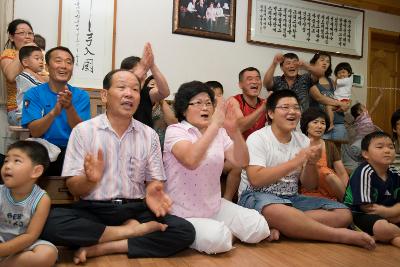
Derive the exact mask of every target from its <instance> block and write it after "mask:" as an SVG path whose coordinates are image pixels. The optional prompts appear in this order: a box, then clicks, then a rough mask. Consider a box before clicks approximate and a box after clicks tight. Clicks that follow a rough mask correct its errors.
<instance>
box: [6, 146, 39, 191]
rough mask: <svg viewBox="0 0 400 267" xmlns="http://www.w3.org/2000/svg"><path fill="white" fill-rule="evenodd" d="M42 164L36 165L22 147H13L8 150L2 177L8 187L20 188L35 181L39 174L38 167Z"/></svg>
mask: <svg viewBox="0 0 400 267" xmlns="http://www.w3.org/2000/svg"><path fill="white" fill-rule="evenodd" d="M39 166H41V165H34V164H33V162H32V160H31V159H30V158H29V157H28V155H27V154H26V153H25V152H23V151H22V150H20V149H11V150H9V151H8V152H7V155H6V158H5V160H4V164H3V167H2V168H1V177H2V178H3V181H4V184H5V186H7V187H8V188H18V187H21V186H24V185H26V184H27V183H29V182H31V183H32V182H34V181H35V179H33V178H38V177H39V176H40V175H41V173H40V174H39V176H37V175H38V173H37V171H38V170H37V168H38V167H39Z"/></svg>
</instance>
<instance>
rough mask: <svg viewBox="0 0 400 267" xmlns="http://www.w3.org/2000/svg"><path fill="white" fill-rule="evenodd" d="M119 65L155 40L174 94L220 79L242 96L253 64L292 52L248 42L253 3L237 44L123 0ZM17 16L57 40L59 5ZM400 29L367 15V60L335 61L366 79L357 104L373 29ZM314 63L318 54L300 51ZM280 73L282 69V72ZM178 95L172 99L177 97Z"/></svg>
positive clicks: (160, 8) (30, 8)
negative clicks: (241, 82)
mask: <svg viewBox="0 0 400 267" xmlns="http://www.w3.org/2000/svg"><path fill="white" fill-rule="evenodd" d="M117 2H118V7H117V31H116V32H117V37H116V55H115V59H116V66H117V67H118V66H119V64H120V62H121V60H122V59H123V58H125V57H127V56H130V55H138V56H140V55H141V52H142V47H143V45H144V43H145V42H147V41H149V42H151V43H152V45H153V50H154V54H155V59H156V63H157V64H158V65H159V68H160V69H161V70H162V72H163V73H164V74H165V76H166V77H167V79H168V81H169V84H170V87H171V91H172V92H176V90H177V88H178V87H179V85H180V84H182V83H183V82H186V81H191V80H195V79H196V80H201V81H206V80H219V81H220V82H221V83H222V84H223V85H224V87H225V91H226V95H227V96H229V95H233V94H236V93H237V92H239V89H238V88H237V80H238V78H237V75H238V73H239V71H240V70H241V69H243V68H245V67H248V66H255V67H257V68H259V69H260V71H261V72H262V73H263V72H265V70H266V69H267V67H268V66H269V64H270V62H271V61H272V58H273V56H274V54H276V53H277V52H286V51H288V50H281V49H277V48H272V47H268V46H257V45H252V44H248V43H247V42H246V31H247V2H248V1H244V0H237V9H236V42H234V43H232V42H226V41H219V40H212V39H204V38H198V37H191V36H185V35H179V34H172V8H173V2H174V1H166V0H117ZM15 17H16V18H17V17H20V18H24V19H27V20H29V21H30V22H31V23H32V26H33V27H34V30H35V32H37V33H40V34H42V35H44V36H45V38H46V39H47V43H48V44H47V47H48V48H50V47H53V46H55V45H56V42H57V18H58V1H56V0H15ZM369 27H373V28H380V29H385V30H391V31H400V16H394V15H389V14H384V13H379V12H372V11H366V13H365V27H364V57H363V58H361V59H351V58H339V57H333V59H332V61H333V62H332V63H333V66H335V65H336V64H337V63H339V62H341V61H344V60H345V61H348V62H350V64H351V65H352V67H353V70H354V72H355V73H359V74H362V75H364V77H365V85H364V88H356V89H353V93H354V99H355V100H356V101H362V102H366V95H367V93H366V88H365V87H366V82H367V64H368V61H367V56H368V44H367V41H368V28H369ZM295 52H296V53H297V54H298V55H299V56H300V57H301V58H302V59H304V60H306V61H308V60H309V59H310V58H311V57H312V53H307V52H299V51H295ZM277 74H280V70H279V69H278V70H277ZM171 97H172V96H170V98H171Z"/></svg>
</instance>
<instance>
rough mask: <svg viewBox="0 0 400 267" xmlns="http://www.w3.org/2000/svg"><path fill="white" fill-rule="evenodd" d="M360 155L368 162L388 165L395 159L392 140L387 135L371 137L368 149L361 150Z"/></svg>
mask: <svg viewBox="0 0 400 267" xmlns="http://www.w3.org/2000/svg"><path fill="white" fill-rule="evenodd" d="M362 155H363V157H364V158H365V159H366V160H367V161H368V163H372V164H377V165H387V166H388V165H390V164H392V163H393V161H394V159H395V150H394V145H393V141H392V140H391V139H390V138H389V137H378V138H373V139H372V140H371V143H370V144H369V146H368V151H362Z"/></svg>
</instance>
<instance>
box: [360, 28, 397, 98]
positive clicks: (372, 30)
mask: <svg viewBox="0 0 400 267" xmlns="http://www.w3.org/2000/svg"><path fill="white" fill-rule="evenodd" d="M373 34H380V35H386V36H389V37H394V38H400V32H394V31H388V30H382V29H377V28H372V27H369V28H368V66H367V101H366V104H367V105H368V103H369V99H370V90H369V88H368V87H370V86H371V78H370V75H369V74H370V70H371V64H372V56H371V43H372V35H373Z"/></svg>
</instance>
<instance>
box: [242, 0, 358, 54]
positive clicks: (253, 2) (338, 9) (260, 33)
mask: <svg viewBox="0 0 400 267" xmlns="http://www.w3.org/2000/svg"><path fill="white" fill-rule="evenodd" d="M248 3H249V8H248V20H247V41H248V42H250V43H255V44H264V45H272V46H280V47H286V48H295V49H301V50H307V51H326V52H330V53H335V54H338V55H341V56H349V57H356V58H360V57H362V56H363V33H364V11H363V10H360V9H355V8H349V7H343V6H338V5H332V4H327V3H321V2H315V1H312V0H279V1H278V0H249V2H248Z"/></svg>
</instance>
